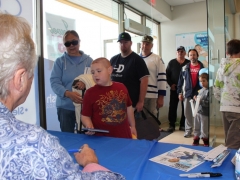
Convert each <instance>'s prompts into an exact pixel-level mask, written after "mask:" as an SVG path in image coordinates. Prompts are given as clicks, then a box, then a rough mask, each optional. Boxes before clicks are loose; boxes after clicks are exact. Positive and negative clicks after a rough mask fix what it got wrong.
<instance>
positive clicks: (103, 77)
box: [91, 62, 112, 86]
mask: <svg viewBox="0 0 240 180" xmlns="http://www.w3.org/2000/svg"><path fill="white" fill-rule="evenodd" d="M91 73H92V76H93V80H94V82H95V83H96V84H97V85H101V86H109V85H111V73H112V66H108V67H107V66H106V65H105V64H104V63H102V62H95V63H92V64H91Z"/></svg>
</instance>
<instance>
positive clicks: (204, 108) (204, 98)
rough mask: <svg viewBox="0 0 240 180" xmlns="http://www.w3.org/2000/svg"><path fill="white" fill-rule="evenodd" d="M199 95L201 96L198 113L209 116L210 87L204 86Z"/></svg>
mask: <svg viewBox="0 0 240 180" xmlns="http://www.w3.org/2000/svg"><path fill="white" fill-rule="evenodd" d="M198 96H201V99H200V103H199V107H198V113H199V114H202V115H204V116H209V108H208V107H209V95H208V89H206V88H204V87H203V88H202V89H200V90H199V93H198Z"/></svg>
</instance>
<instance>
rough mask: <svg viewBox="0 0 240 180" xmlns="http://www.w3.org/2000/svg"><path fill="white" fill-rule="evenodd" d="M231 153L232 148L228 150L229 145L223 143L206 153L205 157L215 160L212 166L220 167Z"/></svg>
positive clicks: (208, 159)
mask: <svg viewBox="0 0 240 180" xmlns="http://www.w3.org/2000/svg"><path fill="white" fill-rule="evenodd" d="M229 153H230V150H227V147H225V146H224V145H222V144H221V145H219V146H217V147H215V148H214V149H212V150H211V151H209V152H208V153H206V154H205V158H204V159H205V160H207V161H213V165H212V166H211V167H219V166H221V165H222V163H223V161H224V160H225V159H226V157H227V156H228V155H229Z"/></svg>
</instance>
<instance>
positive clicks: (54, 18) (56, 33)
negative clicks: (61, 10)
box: [44, 13, 75, 131]
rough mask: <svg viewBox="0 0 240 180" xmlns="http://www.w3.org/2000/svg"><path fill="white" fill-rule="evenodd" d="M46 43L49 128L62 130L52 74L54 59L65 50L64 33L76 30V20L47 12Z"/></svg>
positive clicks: (46, 98) (46, 87)
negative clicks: (51, 78)
mask: <svg viewBox="0 0 240 180" xmlns="http://www.w3.org/2000/svg"><path fill="white" fill-rule="evenodd" d="M45 23H46V24H45V27H46V29H45V31H46V33H45V34H46V36H45V38H46V41H45V42H46V44H45V45H44V46H45V48H47V49H46V50H45V51H44V52H45V54H44V75H45V77H44V79H45V102H46V118H47V119H46V122H47V129H48V130H55V131H60V125H59V122H58V117H57V108H56V99H57V96H56V94H55V93H54V92H53V90H52V88H51V84H50V76H51V72H52V67H53V64H54V61H55V60H56V59H57V58H58V57H60V56H62V54H63V53H64V52H65V50H66V49H65V46H64V44H63V35H64V33H65V32H66V31H67V30H75V20H74V19H70V18H66V17H62V16H58V15H54V14H49V13H46V22H45Z"/></svg>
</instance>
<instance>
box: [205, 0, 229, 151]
mask: <svg viewBox="0 0 240 180" xmlns="http://www.w3.org/2000/svg"><path fill="white" fill-rule="evenodd" d="M224 3H225V1H224V0H207V13H208V14H207V15H208V17H207V18H208V41H209V49H208V64H209V69H208V70H209V95H210V104H209V106H210V108H209V110H210V114H209V125H210V126H209V133H210V135H209V138H210V139H209V140H210V146H216V145H218V144H219V143H220V144H222V143H223V144H224V142H218V141H217V137H218V133H219V132H220V131H223V128H222V121H221V113H220V111H219V110H220V106H219V105H220V104H219V102H218V101H217V100H216V99H215V98H214V95H213V84H214V80H215V78H216V73H217V70H218V68H219V64H220V61H221V58H223V57H225V54H226V52H225V44H226V43H225V25H224V23H225V22H224V21H225V11H224V8H225V4H224ZM221 134H223V132H221ZM223 139H224V138H223Z"/></svg>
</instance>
